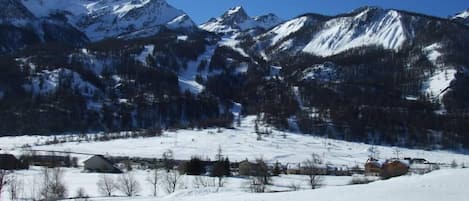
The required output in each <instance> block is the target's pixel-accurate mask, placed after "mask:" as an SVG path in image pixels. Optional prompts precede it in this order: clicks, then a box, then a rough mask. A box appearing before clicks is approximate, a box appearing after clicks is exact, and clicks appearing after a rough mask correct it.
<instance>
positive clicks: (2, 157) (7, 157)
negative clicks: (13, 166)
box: [0, 154, 18, 162]
mask: <svg viewBox="0 0 469 201" xmlns="http://www.w3.org/2000/svg"><path fill="white" fill-rule="evenodd" d="M3 160H6V161H11V160H15V161H17V160H18V159H16V157H15V156H13V155H12V154H0V162H1V161H3Z"/></svg>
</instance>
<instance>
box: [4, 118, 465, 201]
mask: <svg viewBox="0 0 469 201" xmlns="http://www.w3.org/2000/svg"><path fill="white" fill-rule="evenodd" d="M254 120H255V117H251V116H250V117H246V118H244V119H243V120H242V122H241V126H237V127H236V129H224V130H218V129H208V130H200V131H199V130H179V131H177V132H168V131H167V132H164V134H163V136H161V137H153V138H135V139H119V140H113V141H106V142H81V143H78V142H68V143H63V144H57V145H40V144H44V142H46V141H48V140H51V139H52V138H53V137H46V136H20V137H1V138H0V148H1V149H2V152H9V153H13V154H16V155H19V154H21V153H22V152H23V149H22V148H21V147H22V146H23V145H25V144H29V145H31V148H32V149H33V150H55V151H71V152H78V153H88V154H104V155H106V154H107V155H113V156H136V157H158V158H159V157H161V155H162V153H163V152H166V151H167V150H172V151H173V152H174V157H175V159H189V158H190V157H191V156H194V155H197V156H201V157H203V158H208V157H209V158H212V159H213V158H214V157H215V155H216V154H217V151H218V147H221V148H222V150H223V155H224V156H228V157H229V158H230V160H231V161H241V160H244V159H246V158H248V159H250V160H254V159H256V158H261V157H262V158H264V159H266V160H267V161H269V162H275V161H279V162H282V163H293V164H297V163H299V162H302V161H303V160H305V159H308V158H310V157H311V154H313V153H315V154H318V155H320V156H321V157H323V159H324V161H325V162H326V163H331V164H333V165H338V166H339V165H346V166H349V167H350V166H354V165H359V166H362V165H363V163H364V162H365V161H366V159H367V158H368V156H369V155H370V153H369V148H370V147H371V145H368V144H363V143H352V142H345V141H340V140H331V139H326V138H321V137H314V136H307V135H301V134H296V133H290V132H286V133H283V132H280V131H277V130H275V129H274V130H273V133H272V134H271V135H269V136H264V137H263V138H262V139H261V140H257V135H256V134H255V133H254V123H253V121H254ZM262 128H263V127H262V126H261V129H262ZM377 149H378V150H379V156H380V157H381V158H391V157H395V152H396V151H395V150H396V148H394V147H385V146H377ZM72 155H73V156H77V157H79V161H83V160H84V159H86V158H88V157H89V155H83V154H72ZM399 155H400V157H419V158H425V159H427V160H429V161H431V162H437V163H447V164H449V163H451V162H452V161H453V160H455V161H457V163H458V164H461V163H464V164H466V165H467V164H469V155H464V154H458V153H453V152H449V151H425V150H415V149H405V148H399ZM132 172H133V174H134V175H135V177H136V179H137V180H138V181H139V183H140V185H141V191H140V192H139V193H138V196H137V197H134V198H125V197H113V198H104V197H100V196H101V194H100V193H99V192H98V190H97V185H96V183H97V181H98V180H99V174H96V173H86V172H83V171H82V169H81V168H65V169H64V181H65V183H66V185H67V188H68V195H69V196H70V197H73V196H75V194H76V191H77V190H78V189H79V188H84V189H85V191H86V193H87V194H88V195H89V196H91V197H92V198H91V199H92V200H103V201H105V200H106V201H107V200H112V201H126V200H142V201H146V200H155V199H158V200H165V201H173V200H174V201H176V200H178V201H179V200H182V201H184V200H191V201H198V200H204V201H211V200H236V201H238V200H310V199H312V198H314V199H315V200H321V201H322V200H324V201H326V200H327V201H340V200H352V201H354V200H378V199H379V200H425V201H433V200H454V201H459V200H461V201H462V200H467V196H468V195H469V194H468V193H467V191H466V190H465V185H464V184H467V181H468V180H469V169H449V168H446V167H443V169H442V170H438V171H434V172H432V173H430V174H427V175H406V176H403V177H399V178H394V179H390V180H384V181H377V182H373V183H370V184H364V185H349V183H350V182H351V180H352V177H350V176H344V177H339V176H325V177H324V179H323V184H324V186H323V187H322V188H320V189H317V190H308V185H307V178H306V177H305V176H298V175H281V176H280V177H274V178H273V181H272V185H270V186H268V190H269V191H288V190H290V189H291V188H289V187H290V186H291V185H292V184H295V185H298V186H300V187H301V188H300V191H296V192H282V193H262V194H255V193H250V192H249V190H248V189H247V188H246V183H247V182H248V181H247V180H246V179H244V178H240V177H230V178H227V179H226V185H225V186H224V187H223V188H215V187H210V188H196V187H195V186H194V180H195V177H194V176H183V179H182V181H183V182H182V183H183V184H184V185H180V186H179V187H178V190H177V191H176V192H175V193H173V194H167V193H166V192H164V190H163V186H161V185H160V187H159V192H158V197H157V198H154V197H151V194H152V191H151V187H150V184H149V183H148V182H147V181H146V178H147V176H148V174H149V172H148V171H146V170H134V171H132ZM40 173H41V168H39V167H32V168H31V169H29V170H22V171H17V172H15V173H14V175H15V176H16V178H17V179H18V180H19V181H22V182H23V184H25V185H24V188H23V189H22V191H21V193H22V196H24V197H30V194H31V193H32V192H34V191H37V190H38V189H37V188H38V187H37V186H38V185H40V183H41V176H40V175H41V174H40ZM161 174H162V173H161ZM112 176H113V177H115V178H117V177H118V175H112ZM204 178H208V177H204ZM35 186H36V187H35ZM36 193H37V192H36ZM115 195H116V196H123V194H122V193H119V192H116V193H115ZM7 197H8V192H4V193H3V195H2V199H1V200H8V199H7Z"/></svg>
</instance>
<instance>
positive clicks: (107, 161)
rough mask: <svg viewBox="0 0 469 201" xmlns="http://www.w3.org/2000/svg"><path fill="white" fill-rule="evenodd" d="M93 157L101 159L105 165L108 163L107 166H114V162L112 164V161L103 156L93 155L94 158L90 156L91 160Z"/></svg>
mask: <svg viewBox="0 0 469 201" xmlns="http://www.w3.org/2000/svg"><path fill="white" fill-rule="evenodd" d="M93 157H98V158H101V159H102V160H103V161H105V162H106V163H109V164H111V165H114V162H112V161H111V160H109V159H108V158H106V157H104V156H103V155H94V156H92V157H91V158H93ZM91 158H89V159H88V160H90V159H91ZM88 160H86V161H88ZM86 161H85V163H86Z"/></svg>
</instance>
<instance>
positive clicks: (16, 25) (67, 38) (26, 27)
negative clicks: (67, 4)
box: [0, 0, 88, 54]
mask: <svg viewBox="0 0 469 201" xmlns="http://www.w3.org/2000/svg"><path fill="white" fill-rule="evenodd" d="M0 10H2V12H1V13H0V24H1V25H2V26H1V28H0V53H2V54H9V53H12V52H14V51H17V50H19V49H22V48H24V47H27V46H29V45H33V44H39V43H45V42H60V43H64V44H68V45H73V46H79V45H83V44H84V43H86V42H87V41H88V39H87V38H86V36H85V35H83V34H82V33H81V32H80V31H78V30H77V29H75V28H74V27H72V26H70V25H69V24H68V23H65V22H63V21H61V20H58V18H57V16H51V17H49V18H37V17H35V16H34V15H33V13H31V12H30V10H28V9H27V8H26V7H25V6H24V5H23V4H22V3H21V1H19V0H1V1H0Z"/></svg>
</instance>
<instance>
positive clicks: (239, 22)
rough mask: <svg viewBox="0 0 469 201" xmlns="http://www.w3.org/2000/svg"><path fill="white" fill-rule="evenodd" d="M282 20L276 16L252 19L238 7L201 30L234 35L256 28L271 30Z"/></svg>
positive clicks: (269, 15)
mask: <svg viewBox="0 0 469 201" xmlns="http://www.w3.org/2000/svg"><path fill="white" fill-rule="evenodd" d="M281 21H282V20H281V19H280V18H279V17H277V16H276V15H274V14H271V13H270V14H267V15H263V16H258V17H254V18H251V17H250V16H249V15H248V14H247V13H246V11H245V10H244V8H243V7H241V6H236V7H233V8H230V9H229V10H227V11H226V12H225V13H224V14H223V15H222V16H221V17H218V18H212V19H210V20H209V21H208V22H206V23H204V24H202V25H201V26H200V28H201V29H204V30H206V31H210V32H217V33H232V32H238V31H246V30H250V29H254V28H261V29H270V28H272V27H273V26H275V25H278V24H279V23H280V22H281Z"/></svg>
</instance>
